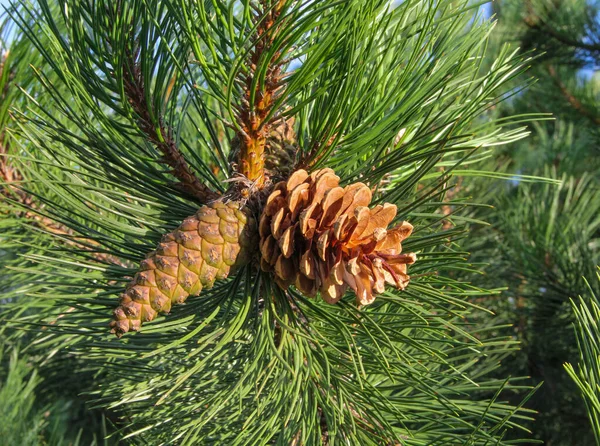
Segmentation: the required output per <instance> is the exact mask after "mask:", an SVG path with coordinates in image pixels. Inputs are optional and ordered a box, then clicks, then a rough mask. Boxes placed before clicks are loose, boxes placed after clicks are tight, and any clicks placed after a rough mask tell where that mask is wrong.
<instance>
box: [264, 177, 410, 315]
mask: <svg viewBox="0 0 600 446" xmlns="http://www.w3.org/2000/svg"><path fill="white" fill-rule="evenodd" d="M339 180H340V179H339V177H337V176H336V175H335V173H334V172H333V170H331V169H322V170H318V171H316V172H313V173H312V174H310V175H309V174H308V173H307V172H306V171H305V170H298V171H296V172H294V174H293V175H292V176H291V177H290V178H289V179H288V181H287V182H286V181H282V182H280V183H278V184H277V185H276V186H275V188H274V190H273V192H272V193H271V195H270V196H269V198H268V199H267V202H266V204H265V208H264V210H263V213H262V216H261V218H260V224H259V233H260V239H261V240H260V252H261V256H262V258H261V268H262V270H263V271H267V272H272V273H273V274H274V276H275V280H276V282H277V283H278V284H279V286H280V287H282V288H283V289H286V288H287V287H288V286H290V285H292V284H293V285H295V286H296V288H298V289H299V290H300V291H301V292H303V293H305V294H307V295H310V296H314V295H315V294H316V292H317V291H319V292H320V293H321V296H322V297H323V299H324V300H325V301H326V302H329V303H335V302H337V301H338V300H340V299H341V298H342V296H343V295H344V293H345V292H346V290H347V289H348V288H351V289H352V290H353V291H354V292H355V293H356V296H357V301H358V303H359V304H360V305H368V304H370V303H372V302H373V300H374V299H375V296H374V294H376V293H381V292H383V291H384V289H385V284H386V283H388V284H390V285H393V286H395V287H396V288H399V289H404V288H405V287H406V285H407V284H408V281H409V279H410V278H409V276H408V275H407V274H406V265H407V264H412V263H414V262H415V261H416V255H415V254H414V253H410V254H401V252H402V245H401V243H402V241H403V240H404V239H406V238H407V237H408V236H409V235H410V234H411V232H412V229H413V227H412V225H410V224H409V223H408V222H402V223H401V224H399V225H398V226H396V227H394V228H393V229H390V230H387V229H386V228H387V226H388V225H389V224H390V222H391V221H392V220H393V219H394V218H395V216H396V206H395V205H393V204H389V203H385V204H384V205H382V206H381V205H378V206H375V207H374V208H372V209H369V208H368V207H367V206H368V205H369V203H370V202H371V198H372V195H371V191H370V189H369V188H368V187H367V186H366V185H365V184H363V183H355V184H351V185H349V186H346V187H345V188H342V187H340V186H339Z"/></svg>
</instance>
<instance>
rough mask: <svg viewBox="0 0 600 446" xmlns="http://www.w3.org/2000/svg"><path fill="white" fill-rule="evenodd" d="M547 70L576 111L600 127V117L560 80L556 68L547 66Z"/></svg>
mask: <svg viewBox="0 0 600 446" xmlns="http://www.w3.org/2000/svg"><path fill="white" fill-rule="evenodd" d="M546 69H547V71H548V74H549V75H550V77H551V78H552V80H553V81H554V83H555V84H556V86H557V87H558V88H559V90H560V92H561V93H562V95H563V96H564V97H565V99H566V100H567V101H568V102H569V104H571V106H572V107H573V108H574V109H575V110H577V111H578V112H579V113H580V114H581V115H582V116H585V117H586V118H588V119H589V120H590V121H592V123H593V124H596V125H600V116H598V115H596V114H595V113H593V112H592V111H591V110H589V109H588V108H587V107H586V106H585V105H583V103H582V102H581V101H580V100H579V99H577V97H576V96H575V95H574V94H573V93H572V92H571V91H570V90H569V88H568V87H567V86H566V85H565V84H564V83H563V82H562V81H561V80H560V76H559V75H558V73H557V72H556V68H554V67H553V66H552V65H547V67H546Z"/></svg>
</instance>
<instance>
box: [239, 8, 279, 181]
mask: <svg viewBox="0 0 600 446" xmlns="http://www.w3.org/2000/svg"><path fill="white" fill-rule="evenodd" d="M287 1H288V0H278V1H277V2H276V3H275V4H274V5H271V4H270V2H269V1H268V0H261V1H260V3H259V6H260V7H259V11H258V13H257V15H256V16H255V20H256V21H258V25H257V29H256V37H255V39H254V42H253V48H252V50H251V51H250V53H249V60H248V64H247V66H248V73H247V74H246V75H245V76H243V77H242V83H243V87H242V90H243V100H242V101H241V106H240V110H239V112H238V123H239V125H240V128H241V130H239V131H238V136H239V138H240V153H239V167H238V169H239V170H240V173H241V174H242V175H243V176H244V177H246V178H247V179H248V180H250V181H251V182H253V183H254V185H255V187H257V188H259V189H260V188H262V187H263V186H264V185H265V183H266V175H265V147H266V145H267V138H268V135H269V133H270V131H271V129H272V127H273V124H274V122H275V121H276V120H277V119H276V118H274V117H273V116H271V115H272V111H273V104H274V102H275V100H276V99H277V96H278V91H279V89H280V88H281V86H280V82H281V79H282V77H283V73H282V66H283V62H281V61H279V59H280V58H281V52H280V51H276V52H275V53H274V54H273V56H272V57H271V59H270V60H269V62H268V65H267V67H266V70H265V72H264V83H261V82H260V81H259V79H258V76H260V75H261V73H260V72H259V71H258V70H259V69H260V68H261V67H260V63H261V59H262V58H263V57H264V53H266V52H268V51H269V49H270V48H271V47H272V45H273V42H274V40H275V37H276V36H277V33H278V31H279V29H280V28H281V21H280V20H279V19H280V17H281V13H282V11H283V8H284V6H285V5H286V2H287ZM261 84H263V86H262V87H261ZM269 116H271V117H270V118H269Z"/></svg>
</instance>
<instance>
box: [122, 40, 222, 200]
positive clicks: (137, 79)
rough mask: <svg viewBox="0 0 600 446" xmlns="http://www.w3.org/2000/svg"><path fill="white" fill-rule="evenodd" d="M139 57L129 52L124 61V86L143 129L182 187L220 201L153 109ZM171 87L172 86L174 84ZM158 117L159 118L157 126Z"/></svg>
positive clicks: (197, 194) (139, 124)
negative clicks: (186, 157) (201, 178)
mask: <svg viewBox="0 0 600 446" xmlns="http://www.w3.org/2000/svg"><path fill="white" fill-rule="evenodd" d="M138 56H139V51H137V50H135V51H133V50H129V51H127V53H126V57H125V61H124V63H123V78H124V80H123V86H124V90H125V95H126V96H127V100H128V101H129V104H130V105H131V107H132V108H133V110H134V111H135V113H136V114H137V115H138V121H137V123H138V126H139V129H140V130H141V131H142V133H144V135H146V137H147V138H148V140H149V141H150V142H151V143H152V144H154V145H155V146H156V148H157V149H158V150H160V152H161V153H162V155H163V156H162V158H161V160H160V161H161V162H164V163H165V164H167V165H168V166H169V167H171V173H172V174H173V175H174V176H175V177H177V178H178V179H179V181H180V182H179V183H178V184H177V186H178V187H179V189H180V190H182V191H183V192H185V193H186V194H188V195H190V196H191V197H194V198H195V199H196V200H198V201H199V202H200V203H206V202H208V201H212V200H216V199H217V198H219V194H218V193H216V192H214V191H212V190H210V189H209V188H208V187H207V186H206V185H205V184H203V183H202V182H200V180H199V179H198V178H197V177H196V175H195V174H194V172H193V171H192V169H191V167H190V166H189V165H188V163H187V161H186V160H185V158H184V157H183V155H182V154H181V152H180V151H179V149H178V147H177V144H176V142H175V139H174V138H173V129H172V128H171V127H170V126H168V125H167V124H166V123H165V122H164V119H163V118H162V116H160V113H153V111H152V110H151V109H150V105H149V104H148V101H147V99H146V85H145V83H144V77H143V75H142V70H141V67H140V64H139V61H138V60H137V59H138ZM169 88H170V89H172V85H170V86H169ZM153 117H155V118H153ZM155 119H156V121H158V123H157V125H155Z"/></svg>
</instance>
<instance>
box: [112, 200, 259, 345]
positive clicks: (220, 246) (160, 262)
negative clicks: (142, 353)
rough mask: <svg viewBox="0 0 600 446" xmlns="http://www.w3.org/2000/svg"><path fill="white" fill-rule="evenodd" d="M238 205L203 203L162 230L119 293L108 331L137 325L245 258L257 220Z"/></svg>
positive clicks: (207, 285)
mask: <svg viewBox="0 0 600 446" xmlns="http://www.w3.org/2000/svg"><path fill="white" fill-rule="evenodd" d="M240 207H241V206H240V203H238V202H230V203H227V204H225V203H223V202H215V203H212V204H209V205H207V206H202V207H201V208H200V209H199V210H198V212H196V214H194V215H193V216H191V217H188V218H186V219H185V220H184V221H183V223H182V224H181V226H179V228H177V229H176V230H175V231H173V232H171V233H169V234H167V235H165V236H164V237H163V238H162V241H161V243H160V244H159V245H158V247H157V249H156V251H153V252H151V253H150V254H148V256H147V257H146V259H145V260H144V261H142V263H141V265H140V270H139V271H138V272H137V273H136V275H135V277H134V278H133V280H132V281H131V282H130V283H129V285H127V288H126V290H125V292H124V293H123V294H122V295H121V302H120V305H119V307H117V309H116V310H115V312H114V315H115V320H113V321H112V322H111V324H110V326H111V328H112V330H111V332H112V333H116V335H117V336H119V337H120V336H121V335H123V333H126V332H128V331H129V330H133V331H138V330H139V329H140V327H141V325H142V322H146V321H151V320H153V319H154V318H156V316H157V314H158V313H168V312H169V311H170V309H171V305H173V304H178V303H182V302H184V301H185V300H186V299H187V297H188V296H190V295H192V296H197V295H198V294H200V292H201V291H202V289H203V288H210V287H212V285H213V284H214V282H215V280H217V279H224V278H226V277H227V276H228V275H229V273H230V271H231V268H232V267H237V266H243V265H245V264H247V263H248V262H249V261H250V257H251V253H252V250H251V247H252V245H253V244H255V243H256V241H255V239H254V232H255V231H256V224H255V222H254V219H253V218H252V217H251V215H250V213H249V212H248V211H247V210H246V209H241V208H240Z"/></svg>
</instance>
